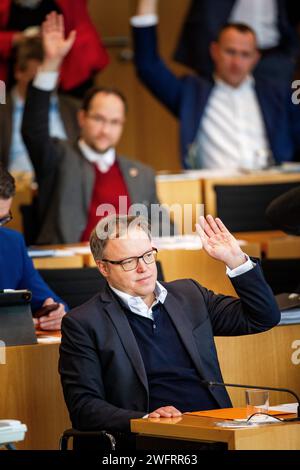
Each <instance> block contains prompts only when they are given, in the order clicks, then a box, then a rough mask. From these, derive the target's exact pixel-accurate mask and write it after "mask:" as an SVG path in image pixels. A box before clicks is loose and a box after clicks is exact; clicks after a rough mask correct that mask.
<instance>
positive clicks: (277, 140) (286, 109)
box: [133, 26, 300, 168]
mask: <svg viewBox="0 0 300 470" xmlns="http://www.w3.org/2000/svg"><path fill="white" fill-rule="evenodd" d="M133 35H134V47H135V65H136V69H137V73H138V75H139V77H140V79H141V80H142V82H143V83H144V84H145V85H146V87H147V88H148V89H149V90H150V91H151V92H152V93H153V94H154V96H156V98H158V99H159V101H161V102H162V103H163V104H164V105H165V106H166V107H167V108H168V109H169V110H170V111H171V112H172V113H173V114H174V115H175V116H176V117H177V118H178V119H179V120H180V145H181V157H182V165H183V167H185V168H188V167H189V164H188V162H187V155H188V151H189V147H190V145H191V144H192V143H193V142H194V139H195V137H196V135H197V131H198V129H199V125H200V122H201V119H202V117H203V115H204V111H205V107H206V105H207V102H208V99H209V97H210V94H211V92H212V90H213V87H214V83H212V82H210V81H208V80H205V79H203V78H200V77H196V76H193V75H188V76H186V77H183V78H178V77H176V75H174V74H173V73H172V71H171V70H170V69H168V67H167V66H166V65H165V64H164V62H163V61H162V59H161V57H160V56H159V53H158V49H157V37H156V27H155V26H151V27H144V28H133ZM256 93H257V98H258V101H259V104H260V107H261V111H262V115H263V119H264V122H265V126H266V132H267V136H268V139H269V143H270V147H271V150H272V153H273V157H274V159H275V161H276V162H277V163H280V162H284V161H290V160H292V159H293V156H294V153H295V151H296V149H298V148H300V109H299V106H295V105H293V104H292V101H291V91H290V90H285V89H283V88H281V87H279V86H275V85H274V84H273V83H269V82H267V81H262V80H257V81H256ZM249 118H250V116H249Z"/></svg>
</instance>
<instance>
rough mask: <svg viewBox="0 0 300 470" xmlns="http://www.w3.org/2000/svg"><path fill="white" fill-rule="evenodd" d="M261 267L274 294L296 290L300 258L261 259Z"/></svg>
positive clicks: (297, 289)
mask: <svg viewBox="0 0 300 470" xmlns="http://www.w3.org/2000/svg"><path fill="white" fill-rule="evenodd" d="M261 263H262V269H263V272H264V275H265V278H266V280H267V282H268V284H269V285H270V286H271V289H272V290H273V292H274V294H275V295H276V294H281V293H283V292H298V291H299V285H300V259H299V258H298V259H263V260H262V262H261Z"/></svg>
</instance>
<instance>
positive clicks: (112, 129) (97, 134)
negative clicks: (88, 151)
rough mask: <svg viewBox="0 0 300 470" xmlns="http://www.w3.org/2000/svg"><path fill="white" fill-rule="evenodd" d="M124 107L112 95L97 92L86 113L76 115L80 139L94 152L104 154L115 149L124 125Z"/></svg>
mask: <svg viewBox="0 0 300 470" xmlns="http://www.w3.org/2000/svg"><path fill="white" fill-rule="evenodd" d="M125 114H126V110H125V105H124V103H123V101H122V100H121V98H120V97H119V96H117V95H115V94H113V93H105V92H99V93H97V94H96V95H95V96H94V97H93V98H92V100H91V102H90V105H89V108H88V110H87V111H85V110H80V111H79V114H78V120H79V125H80V128H81V137H82V138H83V140H84V141H85V143H86V144H87V145H89V146H90V147H91V148H92V149H93V150H94V151H96V152H99V153H104V152H106V151H107V150H109V149H110V148H113V147H115V146H116V145H117V144H118V142H119V140H120V138H121V135H122V132H123V127H124V123H125Z"/></svg>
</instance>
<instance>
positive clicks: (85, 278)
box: [39, 261, 164, 308]
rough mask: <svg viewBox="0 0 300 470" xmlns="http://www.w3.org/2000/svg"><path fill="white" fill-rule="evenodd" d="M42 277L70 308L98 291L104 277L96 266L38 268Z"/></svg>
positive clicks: (160, 273) (159, 273)
mask: <svg viewBox="0 0 300 470" xmlns="http://www.w3.org/2000/svg"><path fill="white" fill-rule="evenodd" d="M39 272H40V274H41V276H42V277H43V279H44V280H45V281H46V282H47V284H48V285H49V286H50V287H51V289H52V290H53V291H54V292H55V293H56V294H57V295H58V296H59V297H61V298H62V299H63V300H64V301H65V302H66V303H67V304H68V305H69V307H70V308H74V307H78V306H79V305H81V304H83V303H84V302H86V301H87V300H89V299H91V298H92V297H93V296H94V295H96V294H97V292H99V290H100V288H101V285H103V283H105V279H104V278H103V277H102V276H101V274H100V272H99V270H98V269H97V268H74V269H72V268H71V269H40V270H39ZM157 272H158V280H159V281H163V280H164V275H163V270H162V266H161V263H160V262H159V261H158V262H157Z"/></svg>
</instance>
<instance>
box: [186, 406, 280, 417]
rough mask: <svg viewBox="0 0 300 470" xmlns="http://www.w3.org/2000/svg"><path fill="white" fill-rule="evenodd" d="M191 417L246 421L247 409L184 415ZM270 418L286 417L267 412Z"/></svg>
mask: <svg viewBox="0 0 300 470" xmlns="http://www.w3.org/2000/svg"><path fill="white" fill-rule="evenodd" d="M185 414H186V415H191V416H203V417H205V418H216V419H247V408H246V407H243V408H220V409H217V410H208V411H193V412H190V413H189V412H188V413H185ZM268 414H269V415H270V416H281V415H282V416H284V415H287V413H286V412H284V411H271V410H270V411H268Z"/></svg>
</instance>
